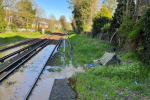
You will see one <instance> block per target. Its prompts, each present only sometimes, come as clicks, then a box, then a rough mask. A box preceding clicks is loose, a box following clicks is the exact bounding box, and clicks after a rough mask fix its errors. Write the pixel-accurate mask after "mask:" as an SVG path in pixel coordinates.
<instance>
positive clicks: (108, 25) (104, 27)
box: [101, 23, 110, 33]
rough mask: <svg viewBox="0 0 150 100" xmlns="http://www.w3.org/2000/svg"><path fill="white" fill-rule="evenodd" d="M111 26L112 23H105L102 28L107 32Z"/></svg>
mask: <svg viewBox="0 0 150 100" xmlns="http://www.w3.org/2000/svg"><path fill="white" fill-rule="evenodd" d="M109 28H110V23H107V24H105V25H104V26H103V27H102V28H101V30H102V31H103V32H104V33H106V32H108V30H109Z"/></svg>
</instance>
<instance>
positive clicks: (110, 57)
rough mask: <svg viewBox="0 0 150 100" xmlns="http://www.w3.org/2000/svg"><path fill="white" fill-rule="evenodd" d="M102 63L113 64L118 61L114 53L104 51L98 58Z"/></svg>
mask: <svg viewBox="0 0 150 100" xmlns="http://www.w3.org/2000/svg"><path fill="white" fill-rule="evenodd" d="M99 60H100V62H101V64H102V65H106V66H108V65H115V64H117V62H118V58H117V55H116V54H115V53H108V52H106V53H105V54H104V55H103V56H102V57H101V58H100V59H99Z"/></svg>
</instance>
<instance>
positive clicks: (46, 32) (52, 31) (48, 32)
mask: <svg viewBox="0 0 150 100" xmlns="http://www.w3.org/2000/svg"><path fill="white" fill-rule="evenodd" d="M59 31H62V30H51V31H48V30H46V31H45V34H50V33H54V32H59ZM41 33H42V32H41Z"/></svg>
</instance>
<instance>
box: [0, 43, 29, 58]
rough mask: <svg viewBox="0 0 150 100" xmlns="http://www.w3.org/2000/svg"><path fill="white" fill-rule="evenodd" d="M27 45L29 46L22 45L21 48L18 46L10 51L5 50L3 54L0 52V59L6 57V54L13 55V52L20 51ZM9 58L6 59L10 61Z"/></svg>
mask: <svg viewBox="0 0 150 100" xmlns="http://www.w3.org/2000/svg"><path fill="white" fill-rule="evenodd" d="M28 45H29V44H27V45H22V46H18V47H15V48H12V49H11V50H5V51H3V52H0V58H2V57H4V56H6V55H8V54H11V53H13V52H15V51H17V50H19V49H22V48H24V47H26V46H28ZM14 56H16V55H14ZM14 56H12V57H10V58H13V57H14ZM10 58H8V59H10Z"/></svg>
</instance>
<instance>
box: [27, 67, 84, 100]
mask: <svg viewBox="0 0 150 100" xmlns="http://www.w3.org/2000/svg"><path fill="white" fill-rule="evenodd" d="M50 68H52V69H53V68H54V69H57V68H60V67H58V66H53V67H52V66H46V68H45V70H44V72H43V74H42V75H41V77H40V78H41V79H40V80H39V81H38V82H37V86H36V87H35V88H34V90H33V92H32V95H31V96H30V98H29V100H48V99H49V95H50V93H51V90H52V86H53V83H54V81H55V79H64V78H70V77H71V76H72V74H74V73H75V72H83V71H84V69H83V68H82V67H78V68H75V67H73V66H72V65H70V66H69V67H65V68H62V70H61V71H60V72H50V71H49V69H50Z"/></svg>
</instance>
